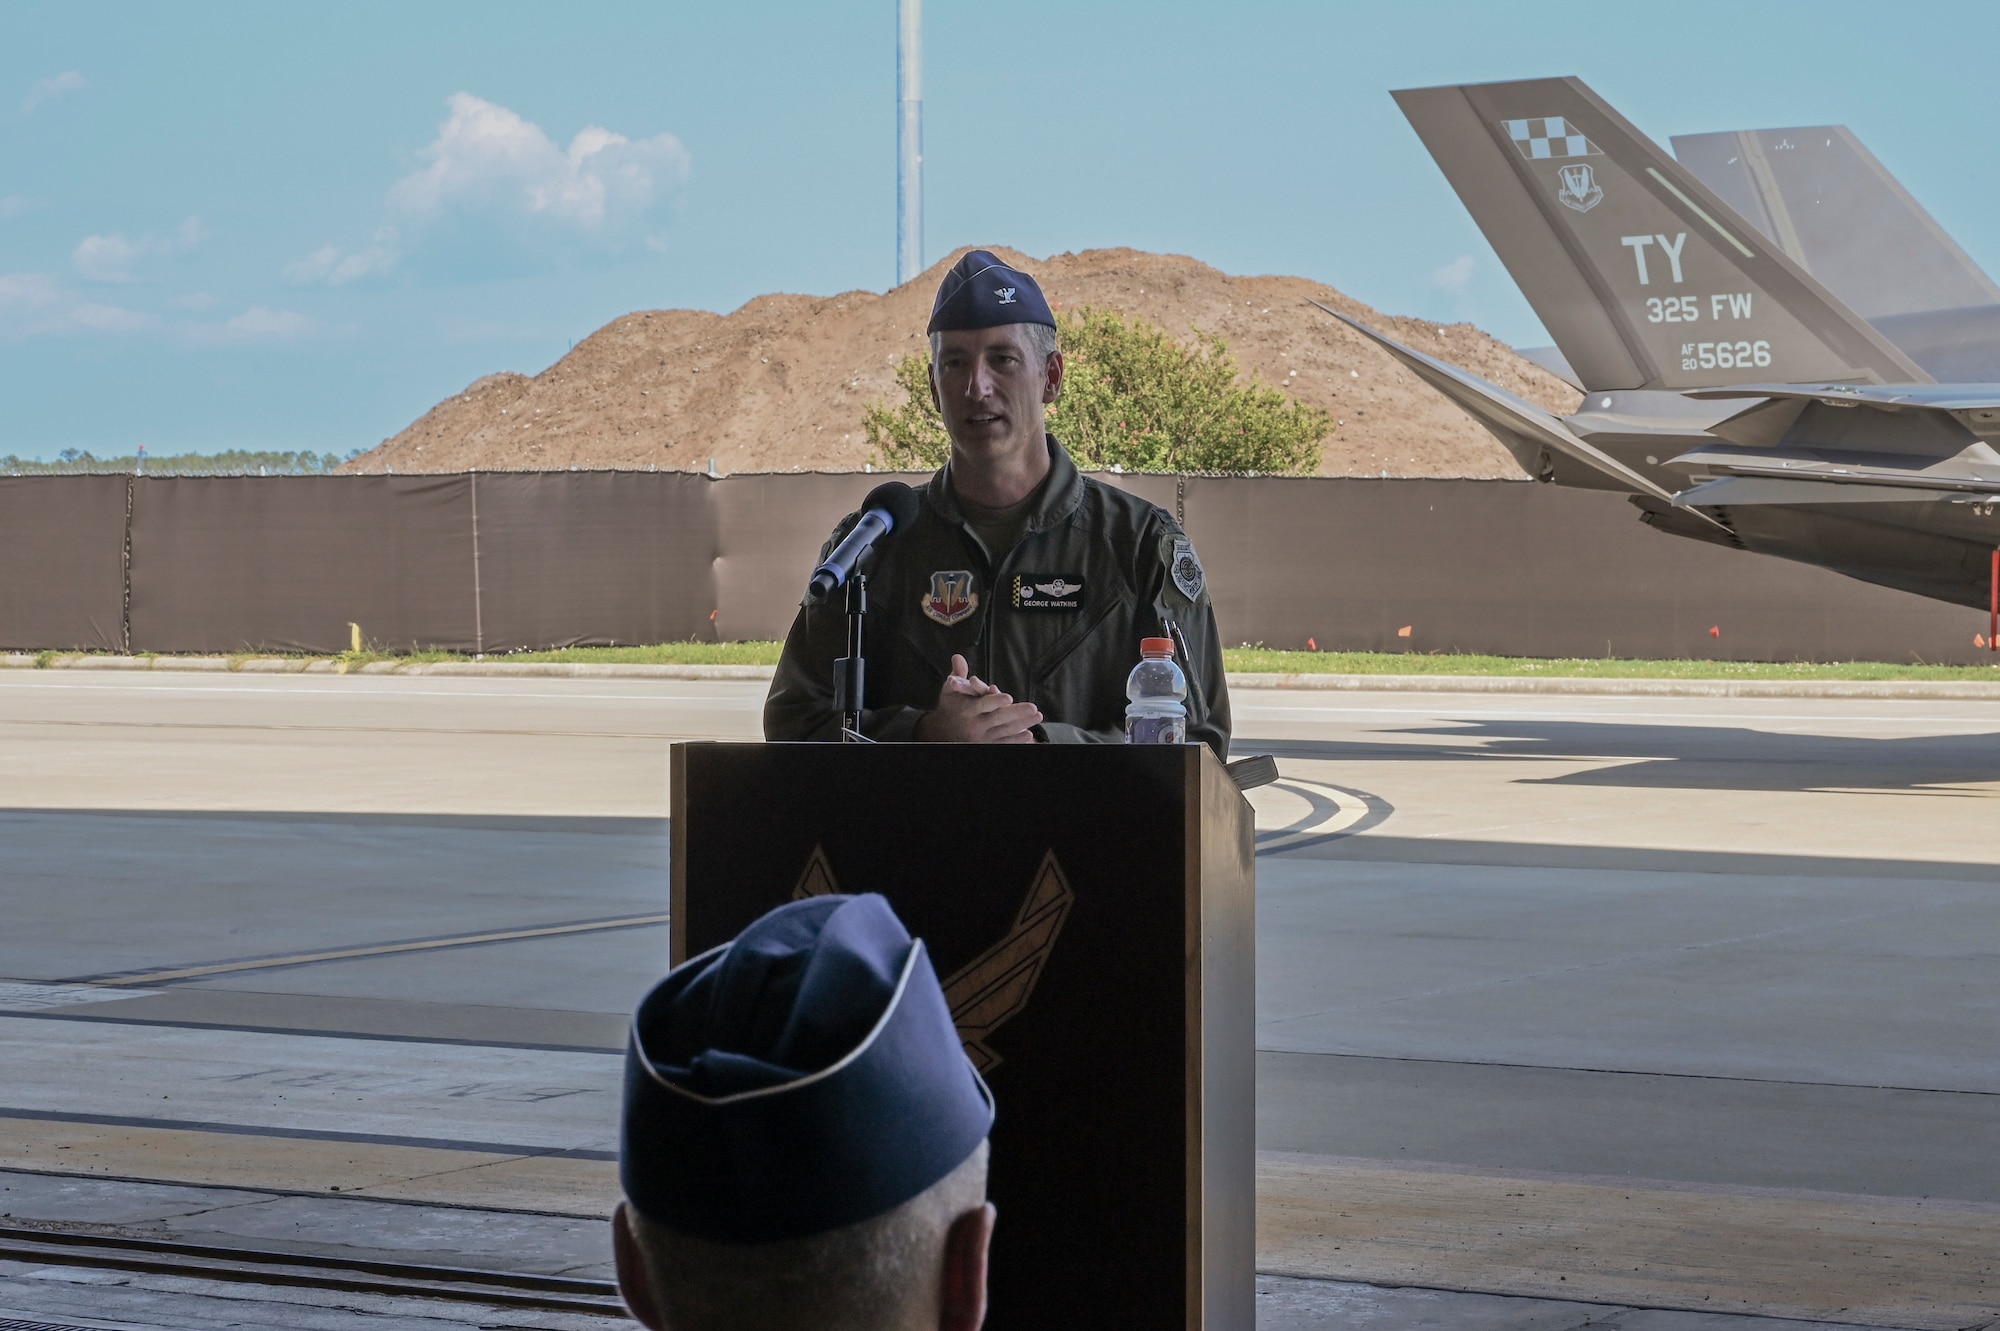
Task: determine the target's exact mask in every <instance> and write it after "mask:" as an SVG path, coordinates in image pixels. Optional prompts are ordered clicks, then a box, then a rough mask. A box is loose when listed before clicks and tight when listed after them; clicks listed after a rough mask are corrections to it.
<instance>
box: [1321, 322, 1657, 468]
mask: <svg viewBox="0 0 2000 1331" xmlns="http://www.w3.org/2000/svg"><path fill="white" fill-rule="evenodd" d="M1312 303H1313V304H1314V305H1319V308H1320V309H1322V310H1325V311H1326V312H1327V313H1328V314H1330V315H1332V316H1333V317H1334V318H1336V319H1338V320H1340V321H1341V322H1342V323H1344V324H1346V325H1347V326H1348V327H1349V328H1352V329H1353V330H1354V331H1355V332H1357V333H1360V334H1361V335H1362V336H1363V337H1365V338H1367V339H1368V340H1369V341H1371V342H1373V343H1374V344H1375V345H1376V346H1378V347H1381V348H1382V349H1383V350H1384V351H1386V352H1388V353H1389V354H1390V355H1391V356H1394V357H1395V358H1396V359H1397V360H1398V361H1401V362H1402V364H1403V366H1404V368H1406V369H1407V370H1409V371H1410V373H1412V374H1414V375H1416V376H1417V378H1419V379H1421V380H1423V381H1424V382H1425V383H1427V384H1429V385H1430V386H1431V387H1432V388H1435V389H1436V390H1437V391H1438V392H1440V393H1442V394H1444V395H1445V396H1446V397H1447V398H1450V399H1451V401H1452V402H1453V403H1454V404H1456V405H1457V406H1458V408H1459V409H1460V410H1461V411H1463V412H1465V414H1466V415H1468V416H1470V417H1472V419H1474V420H1476V421H1478V422H1479V423H1480V424H1481V425H1483V426H1485V427H1486V428H1487V429H1488V430H1490V431H1491V432H1492V433H1493V436H1494V437H1495V438H1496V439H1498V440H1499V441H1500V442H1501V443H1502V444H1504V445H1506V448H1507V451H1508V452H1510V453H1512V454H1513V455H1514V457H1515V458H1516V459H1517V460H1518V461H1519V462H1520V464H1521V467H1522V469H1523V470H1524V471H1526V472H1528V473H1529V474H1530V475H1533V474H1534V473H1535V472H1536V471H1537V470H1539V468H1538V467H1537V466H1536V461H1537V459H1538V457H1539V455H1540V453H1541V452H1542V450H1543V449H1552V450H1554V451H1555V452H1557V453H1561V454H1563V455H1564V456H1566V457H1569V458H1573V459H1575V460H1576V461H1578V462H1581V463H1582V464H1584V465H1585V466H1586V467H1589V468H1590V469H1591V470H1593V471H1596V472H1599V473H1601V474H1603V475H1604V476H1606V477H1608V478H1610V479H1611V480H1613V481H1616V482H1617V483H1618V484H1617V488H1619V489H1621V490H1630V491H1632V492H1633V493H1634V494H1642V495H1647V496H1649V497H1651V498H1653V499H1657V500H1660V501H1661V502H1663V503H1672V502H1673V495H1672V494H1670V493H1669V492H1668V491H1666V490H1663V489H1661V488H1660V487H1659V486H1658V485H1657V484H1655V483H1654V482H1652V481H1650V480H1647V479H1646V478H1645V477H1644V476H1641V475H1640V474H1639V473H1638V472H1636V471H1634V470H1632V469H1631V468H1630V467H1628V466H1626V465H1625V464H1624V463H1622V462H1620V461H1619V460H1618V459H1617V458H1614V457H1612V456H1611V455H1610V454H1609V453H1606V452H1604V451H1603V450H1602V449H1600V448H1596V447H1593V446H1592V445H1590V444H1587V443H1585V442H1584V441H1583V440H1581V439H1579V438H1577V437H1576V435H1574V434H1572V433H1571V432H1570V429H1569V427H1568V426H1566V425H1564V424H1563V422H1562V418H1561V417H1559V416H1557V415H1555V414H1554V413H1553V412H1549V411H1546V410H1544V409H1543V408H1541V407H1538V406H1536V405H1535V404H1534V403H1532V402H1530V401H1528V400H1527V399H1526V398H1520V397H1516V396H1514V395H1513V394H1512V393H1510V392H1508V391H1507V390H1506V389H1504V388H1502V387H1500V386H1499V385H1498V384H1494V383H1488V382H1487V381H1486V380H1484V379H1481V378H1480V377H1479V376H1478V375H1476V374H1468V373H1467V372H1466V371H1464V370H1461V369H1459V368H1458V367H1457V366H1456V365H1450V364H1447V363H1446V362H1444V361H1441V360H1438V359H1436V358H1435V357H1432V356H1426V355H1425V354H1424V353H1423V352H1421V351H1418V350H1416V349H1415V348H1414V347H1406V346H1404V345H1403V344H1402V343H1401V342H1398V341H1396V340H1395V339H1394V338H1391V337H1385V336H1383V335H1382V334H1381V333H1378V332H1376V331H1375V330H1374V329H1372V328H1370V327H1369V326H1368V325H1367V324H1365V323H1362V322H1361V321H1360V320H1358V319H1350V318H1348V317H1347V316H1346V315H1344V314H1342V313H1341V312H1340V311H1339V310H1336V309H1333V308H1331V307H1329V306H1326V305H1320V303H1319V302H1318V301H1313V302H1312Z"/></svg>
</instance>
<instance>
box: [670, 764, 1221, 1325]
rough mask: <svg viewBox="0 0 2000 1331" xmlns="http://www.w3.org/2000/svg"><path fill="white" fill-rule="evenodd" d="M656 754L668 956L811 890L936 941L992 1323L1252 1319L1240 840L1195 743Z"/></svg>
mask: <svg viewBox="0 0 2000 1331" xmlns="http://www.w3.org/2000/svg"><path fill="white" fill-rule="evenodd" d="M671 752H672V756H671V759H670V764H671V780H672V784H671V809H672V817H673V833H672V864H673V869H672V874H673V885H672V926H671V930H672V957H673V961H674V962H675V963H676V964H678V963H680V962H681V961H683V960H685V959H686V958H688V957H691V956H695V955H698V954H700V953H701V952H704V951H706V950H708V949H709V948H712V947H715V946H717V945H719V944H721V943H724V942H727V941H728V940H729V939H730V938H732V937H734V936H735V935H736V934H737V933H738V932H740V931H741V930H742V929H743V928H744V927H745V926H746V925H748V924H749V923H750V922H751V921H753V920H755V919H756V918H757V917H758V916H760V915H762V914H763V913H764V912H765V911H768V910H770V909H772V908H773V907H775V906H779V905H782V904H783V903H785V902H786V901H790V900H794V899H797V898H799V897H804V896H810V895H814V894H817V893H822V892H852V893H860V892H879V893H881V894H882V895H883V896H885V897H887V898H888V899H889V901H890V903H891V904H892V905H893V906H894V907H895V909H896V912H897V914H898V915H900V916H901V917H902V919H903V922H904V924H906V925H907V926H908V927H909V930H910V932H911V933H912V934H914V935H915V936H917V937H919V938H921V939H923V940H924V942H925V945H926V946H927V947H928V948H929V949H930V953H931V959H932V962H933V964H934V965H935V966H936V968H937V972H938V976H939V978H940V979H941V980H942V981H943V982H944V987H945V996H946V999H947V1001H948V1002H949V1003H950V1005H951V1010H952V1017H953V1020H954V1021H955V1022H956V1023H957V1026H958V1030H959V1034H960V1036H961V1037H962V1038H963V1040H964V1042H965V1048H966V1052H967V1053H968V1054H969V1055H970V1056H971V1058H972V1060H973V1063H974V1065H975V1066H977V1067H978V1068H979V1069H980V1071H981V1074H982V1075H983V1076H984V1077H985V1078H986V1080H987V1083H988V1085H989V1086H991V1088H992V1090H993V1096H994V1100H995V1102H996V1104H997V1106H998V1114H997V1117H996V1119H995V1122H994V1127H993V1136H992V1145H993V1153H992V1164H991V1173H990V1177H989V1184H988V1195H989V1196H990V1197H991V1199H992V1201H993V1203H994V1205H995V1206H997V1207H998V1208H999V1212H1000V1221H999V1226H998V1228H997V1229H996V1230H995V1233H994V1239H993V1251H992V1267H991V1275H990V1280H989V1288H990V1294H991V1306H990V1312H989V1315H988V1317H987V1322H986V1325H987V1326H988V1327H989V1328H992V1331H1062V1329H1064V1328H1071V1327H1077V1328H1085V1327H1113V1326H1117V1327H1126V1326H1130V1327H1148V1328H1168V1327H1185V1328H1188V1331H1252V1328H1253V1327H1254V1324H1255V1309H1254V1303H1255V1298H1256V1292H1255V1259H1256V1233H1255V1228H1256V1187H1255V1179H1254V1163H1255V1159H1254V1158H1255V1151H1256V1113H1255V1111H1256V1064H1255V1018H1256V993H1255V948H1256V933H1255V874H1256V866H1255V845H1254V835H1253V830H1252V824H1251V812H1250V808H1249V805H1248V804H1247V803H1245V801H1244V799H1243V796H1242V795H1241V793H1240V792H1239V791H1238V790H1237V789H1236V786H1235V784H1234V783H1233V782H1232V781H1231V780H1230V778H1229V776H1228V774H1227V773H1226V772H1224V771H1223V768H1222V765H1221V764H1220V763H1218V762H1217V761H1216V760H1215V756H1214V755H1213V754H1212V753H1210V752H1209V750H1208V749H1207V748H1206V747H1204V746H1202V745H1199V744H1189V745H1173V746H1157V747H1156V746H1136V745H1135V746H1126V745H943V744H938V745H930V744H728V743H682V744H675V745H674V746H673V748H672V751H671Z"/></svg>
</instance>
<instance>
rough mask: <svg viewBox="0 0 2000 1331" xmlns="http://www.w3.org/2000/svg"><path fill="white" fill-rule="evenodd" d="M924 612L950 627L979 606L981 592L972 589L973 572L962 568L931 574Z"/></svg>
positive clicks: (924, 599) (924, 602)
mask: <svg viewBox="0 0 2000 1331" xmlns="http://www.w3.org/2000/svg"><path fill="white" fill-rule="evenodd" d="M923 607H924V613H925V614H927V615H929V616H930V617H931V618H932V619H935V620H936V621H937V622H938V623H940V624H942V625H944V626H945V627H946V628H950V627H951V626H952V625H953V624H956V623H958V622H959V621H960V620H962V619H964V618H965V617H966V616H967V615H969V614H971V613H972V612H973V611H975V610H977V609H978V608H979V593H978V592H976V591H974V590H972V574H971V573H970V572H969V571H968V570H966V569H962V568H957V569H947V570H944V571H941V572H937V573H933V574H931V589H930V591H928V592H926V593H925V594H924V598H923Z"/></svg>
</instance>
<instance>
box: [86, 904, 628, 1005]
mask: <svg viewBox="0 0 2000 1331" xmlns="http://www.w3.org/2000/svg"><path fill="white" fill-rule="evenodd" d="M666 922H667V916H665V915H628V916H626V917H625V918H624V919H619V920H590V921H586V922H585V923H582V924H552V925H547V926H545V927H542V928H538V929H506V930H502V931H500V932H497V933H484V934H458V935H456V936H454V937H451V938H430V939H420V940H418V941H417V942H413V943H380V944H376V945H374V946H371V947H343V948H334V949H331V950H328V951H325V952H293V953H288V954H286V955H284V956H281V957H259V958H257V959H256V960H254V961H221V962H217V963H215V964H214V965H211V966H182V967H180V968H178V969H176V970H166V971H148V972H146V973H145V974H144V975H119V976H114V977H112V978H109V979H103V980H89V981H78V983H88V984H96V985H102V986H104V987H106V988H126V987H130V986H138V985H148V984H161V983H164V982H165V981H168V980H191V979H194V978H196V977H198V976H202V975H226V974H229V973H230V972H232V971H256V970H266V969H268V968H270V967H273V966H304V965H307V964H309V963H311V962H315V961H345V960H347V959H348V958H350V957H381V956H388V955H389V954H391V953H395V952H429V951H432V950H434V949H437V948H445V947H468V946H470V945H471V944H474V943H506V942H511V941H512V940H514V939H517V938H552V937H554V936H556V935H557V934H587V933H594V932H596V931H598V930H601V929H631V928H634V927H636V926H639V925H643V924H665V923H666Z"/></svg>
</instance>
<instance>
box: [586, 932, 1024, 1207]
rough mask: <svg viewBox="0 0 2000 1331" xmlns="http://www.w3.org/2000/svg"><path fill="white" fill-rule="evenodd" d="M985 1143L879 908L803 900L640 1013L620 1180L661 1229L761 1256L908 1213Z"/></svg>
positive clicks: (920, 957)
mask: <svg viewBox="0 0 2000 1331" xmlns="http://www.w3.org/2000/svg"><path fill="white" fill-rule="evenodd" d="M992 1126H993V1100H992V1096H991V1095H990V1093H989V1092H988V1091H987V1089H986V1085H985V1083H984V1082H983V1081H981V1080H980V1078H979V1074H978V1073H977V1072H975V1071H974V1070H973V1067H972V1063H971V1061H970V1060H969V1059H967V1057H966V1056H965V1050H964V1048H963V1046H962V1045H961V1044H960V1042H959V1037H958V1031H957V1029H956V1028H955V1027H954V1026H953V1024H952V1020H951V1010H950V1008H949V1007H947V1006H946V1004H945V998H944V990H943V989H942V988H941V987H940V986H939V984H938V978H937V972H936V971H935V970H933V969H932V967H931V962H930V957H929V955H928V954H927V953H926V952H925V950H924V945H923V943H922V942H921V941H917V940H913V939H912V938H911V937H910V935H909V933H908V931H907V930H905V929H904V928H903V924H902V921H900V920H898V919H897V918H896V913H895V912H894V911H893V910H891V909H890V907H889V903H888V902H887V901H885V900H884V899H883V898H881V897H879V896H875V895H872V894H871V895H867V896H820V897H812V898H810V899H808V900H805V901H795V902H792V903H790V904H788V905H784V906H780V907H778V909H776V910H774V911H772V912H771V913H770V914H768V915H766V916H764V917H763V918H762V919H760V920H758V921H757V922H756V923H755V924H752V925H751V926H750V927H749V928H748V929H745V930H744V931H743V932H742V933H741V934H740V935H738V936H737V938H736V939H735V941H734V942H731V943H728V944H726V945H724V946H722V947H719V948H716V949H715V950H713V951H711V952H706V953H703V954H702V955H701V956H699V957H695V958H693V959H692V960H690V961H687V962H685V963H683V964H682V965H680V966H678V967H676V968H675V969H674V970H673V971H671V972H669V973H668V975H667V977H666V978H665V979H664V980H662V981H661V982H660V983H659V985H658V986H657V987H655V988H654V990H653V992H652V993H650V994H648V995H647V996H646V998H645V1000H644V1001H643V1002H641V1003H640V1005H639V1010H638V1011H637V1013H635V1014H634V1016H633V1019H632V1032H631V1039H630V1042H629V1044H628V1045H627V1049H626V1055H625V1115H624V1126H623V1134H622V1139H621V1149H620V1151H619V1174H620V1178H621V1181H622V1182H623V1184H624V1188H625V1195H626V1197H627V1198H629V1199H630V1201H631V1203H632V1205H633V1206H634V1207H635V1208H636V1209H637V1210H638V1211H639V1212H640V1213H641V1214H643V1215H646V1216H648V1217H650V1218H652V1219H653V1220H656V1221H658V1222H659V1223H660V1224H663V1225H665V1226H667V1227H668V1228H670V1229H676V1230H679V1231H681V1232H683V1233H687V1234H693V1235H695V1236H697V1237H699V1238H705V1239H710V1240H713V1241H716V1242H721V1243H771V1242H776V1241H778V1240H781V1239H789V1238H802V1237H804V1236H806V1235H809V1234H818V1233H822V1232H824V1231H826V1230H829V1229H838V1228H840V1227H841V1226H843V1225H851V1224H856V1223H858V1222H860V1221H862V1220H866V1219H869V1218H870V1217H872V1216H877V1215H880V1214H882V1213H883V1212H885V1211H888V1210H891V1209H893V1208H895V1207H897V1206H900V1205H902V1204H903V1203H904V1202H906V1201H908V1200H909V1199H910V1198H912V1197H914V1196H916V1195H917V1194H918V1193H920V1192H922V1191H924V1190H925V1189H926V1188H928V1187H930V1186H931V1185H932V1184H933V1183H936V1182H937V1181H938V1180H939V1179H942V1178H943V1177H944V1176H945V1175H947V1174H949V1173H950V1172H951V1171H952V1170H954V1169H956V1168H957V1167H958V1166H959V1165H960V1164H962V1163H963V1162H964V1161H965V1160H966V1158H967V1157H968V1156H970V1155H971V1154H972V1153H973V1152H974V1151H975V1150H977V1149H978V1147H979V1143H980V1142H982V1141H984V1140H985V1138H986V1135H987V1132H988V1131H989V1130H990V1129H991V1127H992Z"/></svg>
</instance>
